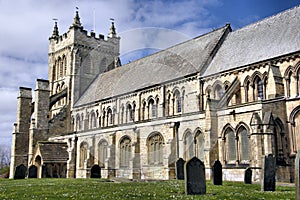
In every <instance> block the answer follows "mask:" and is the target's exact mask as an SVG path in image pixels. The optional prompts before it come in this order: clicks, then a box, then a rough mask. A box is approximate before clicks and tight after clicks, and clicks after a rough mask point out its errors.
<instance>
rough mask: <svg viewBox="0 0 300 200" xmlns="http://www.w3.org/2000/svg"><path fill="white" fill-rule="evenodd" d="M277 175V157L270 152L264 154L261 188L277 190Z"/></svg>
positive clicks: (263, 189)
mask: <svg viewBox="0 0 300 200" xmlns="http://www.w3.org/2000/svg"><path fill="white" fill-rule="evenodd" d="M275 175H276V159H275V156H274V155H272V154H269V155H268V156H264V158H263V165H262V178H261V181H262V183H261V190H262V191H275V184H276V181H275Z"/></svg>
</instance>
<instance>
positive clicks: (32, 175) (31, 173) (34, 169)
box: [28, 165, 38, 178]
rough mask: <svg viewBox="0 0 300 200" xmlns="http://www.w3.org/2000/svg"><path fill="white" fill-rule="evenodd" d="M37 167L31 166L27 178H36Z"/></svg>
mask: <svg viewBox="0 0 300 200" xmlns="http://www.w3.org/2000/svg"><path fill="white" fill-rule="evenodd" d="M37 171H38V169H37V167H36V166H35V165H31V166H30V167H29V170H28V178H37Z"/></svg>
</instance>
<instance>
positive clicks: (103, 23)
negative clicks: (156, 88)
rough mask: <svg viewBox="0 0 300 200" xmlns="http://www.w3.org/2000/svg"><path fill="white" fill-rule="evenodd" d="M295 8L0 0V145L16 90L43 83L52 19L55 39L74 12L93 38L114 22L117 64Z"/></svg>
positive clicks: (268, 3) (279, 2)
mask: <svg viewBox="0 0 300 200" xmlns="http://www.w3.org/2000/svg"><path fill="white" fill-rule="evenodd" d="M299 4H300V0H249V1H245V0H186V1H171V0H167V1H164V0H151V1H138V0H109V1H108V0H103V1H100V0H85V1H83V0H65V1H61V0H52V1H48V0H14V1H10V0H0V24H1V30H0V80H1V81H0V96H1V97H2V98H0V113H1V115H0V145H10V143H11V133H12V128H13V123H15V120H16V110H17V106H16V103H17V95H18V88H19V86H24V87H31V88H33V90H34V87H35V80H36V79H37V78H42V79H47V73H48V72H47V70H48V67H47V62H48V57H47V52H48V38H49V36H50V35H51V34H52V30H53V24H54V23H53V20H52V19H53V18H57V19H58V25H59V32H60V34H62V33H64V32H66V31H67V30H68V28H69V26H70V25H71V23H72V21H73V17H74V13H75V7H79V13H80V17H81V22H82V24H83V26H84V28H85V29H86V30H88V31H91V30H93V29H95V32H96V34H100V33H101V34H104V35H105V36H107V34H108V32H109V27H110V20H109V19H110V18H114V19H115V23H116V28H117V32H118V34H119V35H120V36H121V58H122V59H123V60H122V62H123V63H127V62H129V61H132V60H134V59H136V58H138V57H141V56H145V55H146V54H147V53H149V52H150V53H153V52H155V51H157V50H160V49H164V48H166V47H168V46H171V45H174V44H176V43H179V42H182V41H185V40H187V39H189V38H192V37H196V36H198V35H201V34H204V33H207V32H209V31H212V30H213V29H216V28H219V27H222V26H224V25H225V24H226V23H227V22H229V23H230V24H231V26H232V28H233V29H238V28H241V27H243V26H245V25H247V24H250V23H253V22H255V21H258V20H261V19H263V18H265V17H268V16H271V15H274V14H276V13H278V12H281V11H283V10H286V9H289V8H292V7H294V6H296V5H299ZM94 16H95V22H96V23H95V24H94ZM94 27H95V28H94Z"/></svg>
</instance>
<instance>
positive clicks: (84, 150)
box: [79, 142, 88, 168]
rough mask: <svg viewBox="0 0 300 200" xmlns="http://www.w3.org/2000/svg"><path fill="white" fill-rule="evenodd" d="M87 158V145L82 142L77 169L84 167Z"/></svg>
mask: <svg viewBox="0 0 300 200" xmlns="http://www.w3.org/2000/svg"><path fill="white" fill-rule="evenodd" d="M87 156H88V144H87V143H86V142H83V143H81V144H80V157H79V167H80V168H82V167H84V162H86V161H87Z"/></svg>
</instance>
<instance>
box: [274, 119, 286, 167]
mask: <svg viewBox="0 0 300 200" xmlns="http://www.w3.org/2000/svg"><path fill="white" fill-rule="evenodd" d="M274 122H275V126H274V147H275V157H276V161H277V164H279V165H280V164H283V165H285V164H286V162H285V156H286V155H287V153H288V152H287V150H288V149H289V148H288V141H287V140H288V138H287V135H286V132H285V127H284V124H283V122H282V121H281V119H280V118H279V117H276V118H275V120H274Z"/></svg>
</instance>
